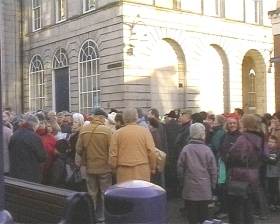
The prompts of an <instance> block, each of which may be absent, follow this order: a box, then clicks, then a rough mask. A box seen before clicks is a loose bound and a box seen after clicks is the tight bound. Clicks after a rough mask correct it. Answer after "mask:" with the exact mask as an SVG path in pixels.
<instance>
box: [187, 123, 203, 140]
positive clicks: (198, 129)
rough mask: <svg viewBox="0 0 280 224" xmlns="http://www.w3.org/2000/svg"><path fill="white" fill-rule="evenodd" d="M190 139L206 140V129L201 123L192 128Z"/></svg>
mask: <svg viewBox="0 0 280 224" xmlns="http://www.w3.org/2000/svg"><path fill="white" fill-rule="evenodd" d="M190 138H192V139H201V140H203V139H204V138H205V127H204V125H203V124H201V123H194V124H192V125H191V126H190Z"/></svg>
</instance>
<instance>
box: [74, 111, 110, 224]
mask: <svg viewBox="0 0 280 224" xmlns="http://www.w3.org/2000/svg"><path fill="white" fill-rule="evenodd" d="M106 117H107V113H106V112H105V111H104V110H103V109H101V108H96V109H95V110H94V111H93V117H92V120H91V123H90V124H89V125H86V126H83V127H82V128H81V130H80V133H79V137H78V141H77V145H76V150H77V153H78V154H79V155H80V156H81V157H82V158H83V161H82V163H83V164H84V165H85V166H86V172H87V187H88V192H89V194H90V195H91V197H92V199H93V202H94V205H95V206H94V208H95V214H96V218H97V221H98V222H102V221H104V193H105V191H106V189H107V188H108V187H109V186H111V185H112V170H111V167H110V165H109V164H108V159H109V147H110V141H111V135H112V132H111V130H110V129H109V128H107V127H106V126H105V125H104V124H105V118H106ZM85 155H86V156H85ZM77 165H78V166H79V165H81V164H77Z"/></svg>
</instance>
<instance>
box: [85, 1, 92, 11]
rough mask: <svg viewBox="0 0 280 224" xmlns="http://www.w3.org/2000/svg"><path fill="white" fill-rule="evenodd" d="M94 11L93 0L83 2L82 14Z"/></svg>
mask: <svg viewBox="0 0 280 224" xmlns="http://www.w3.org/2000/svg"><path fill="white" fill-rule="evenodd" d="M94 9H95V0H84V12H89V11H92V10H94Z"/></svg>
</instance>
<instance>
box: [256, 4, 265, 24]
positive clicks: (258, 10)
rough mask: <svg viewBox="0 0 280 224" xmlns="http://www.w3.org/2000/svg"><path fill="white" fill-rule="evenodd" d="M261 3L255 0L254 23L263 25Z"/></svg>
mask: <svg viewBox="0 0 280 224" xmlns="http://www.w3.org/2000/svg"><path fill="white" fill-rule="evenodd" d="M262 3H263V1H262V0H255V23H256V24H262V23H263V14H262V12H263V5H262Z"/></svg>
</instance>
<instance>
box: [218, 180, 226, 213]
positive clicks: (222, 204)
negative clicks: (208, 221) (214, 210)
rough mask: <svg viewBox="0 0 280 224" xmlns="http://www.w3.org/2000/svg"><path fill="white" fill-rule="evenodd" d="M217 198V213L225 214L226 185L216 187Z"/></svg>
mask: <svg viewBox="0 0 280 224" xmlns="http://www.w3.org/2000/svg"><path fill="white" fill-rule="evenodd" d="M217 196H218V200H219V202H220V206H219V211H218V212H219V213H226V212H227V186H226V184H218V185H217Z"/></svg>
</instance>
